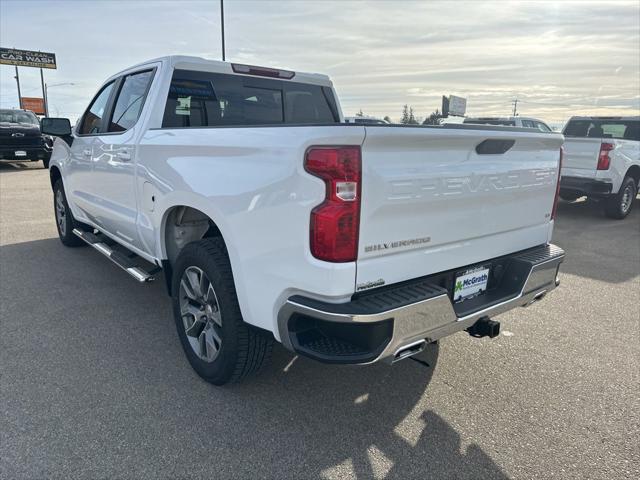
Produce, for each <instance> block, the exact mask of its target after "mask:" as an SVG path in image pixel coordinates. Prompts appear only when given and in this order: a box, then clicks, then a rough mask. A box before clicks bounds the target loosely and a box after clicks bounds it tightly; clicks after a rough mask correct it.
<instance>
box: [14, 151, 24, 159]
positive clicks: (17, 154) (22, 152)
mask: <svg viewBox="0 0 640 480" xmlns="http://www.w3.org/2000/svg"><path fill="white" fill-rule="evenodd" d="M13 153H14V154H15V156H16V157H26V156H27V152H25V151H24V150H16V151H15V152H13Z"/></svg>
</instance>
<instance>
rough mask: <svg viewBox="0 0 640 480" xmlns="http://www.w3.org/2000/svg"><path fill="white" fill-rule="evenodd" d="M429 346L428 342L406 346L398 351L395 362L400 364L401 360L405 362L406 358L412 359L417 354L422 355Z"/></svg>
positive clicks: (422, 341)
mask: <svg viewBox="0 0 640 480" xmlns="http://www.w3.org/2000/svg"><path fill="white" fill-rule="evenodd" d="M426 344H427V341H426V340H419V341H417V342H414V343H410V344H409V345H405V346H404V347H401V348H399V349H398V351H397V352H396V354H395V355H394V356H393V362H391V363H395V362H399V361H400V360H404V359H405V358H408V357H412V356H413V355H416V354H417V353H420V352H421V351H423V350H424V347H425V345H426Z"/></svg>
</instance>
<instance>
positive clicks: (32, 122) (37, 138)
mask: <svg viewBox="0 0 640 480" xmlns="http://www.w3.org/2000/svg"><path fill="white" fill-rule="evenodd" d="M52 149H53V139H52V138H51V137H50V136H48V135H42V133H41V132H40V121H39V120H38V117H36V115H35V114H34V113H33V112H31V111H29V110H17V109H0V161H3V160H9V161H31V162H37V161H38V160H42V163H43V165H44V168H49V159H50V158H51V151H52Z"/></svg>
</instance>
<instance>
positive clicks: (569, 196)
mask: <svg viewBox="0 0 640 480" xmlns="http://www.w3.org/2000/svg"><path fill="white" fill-rule="evenodd" d="M582 196H584V195H580V194H578V193H562V192H560V198H561V199H562V200H564V201H565V202H575V201H576V200H577V199H579V198H580V197H582Z"/></svg>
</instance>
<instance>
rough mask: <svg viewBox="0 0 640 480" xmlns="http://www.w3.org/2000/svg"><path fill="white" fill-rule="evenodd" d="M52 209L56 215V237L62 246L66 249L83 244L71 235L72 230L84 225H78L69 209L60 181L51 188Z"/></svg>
mask: <svg viewBox="0 0 640 480" xmlns="http://www.w3.org/2000/svg"><path fill="white" fill-rule="evenodd" d="M53 208H54V211H55V215H56V227H57V228H58V236H59V237H60V241H61V242H62V243H63V245H65V246H67V247H79V246H82V245H84V244H85V243H84V242H83V241H82V240H81V239H79V238H78V237H76V236H75V235H74V234H73V229H74V228H83V227H84V225H81V224H80V223H78V222H77V221H76V220H75V218H73V214H72V213H71V210H70V209H69V204H68V203H67V197H66V195H65V193H64V186H63V185H62V180H57V181H56V183H55V184H54V186H53Z"/></svg>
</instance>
